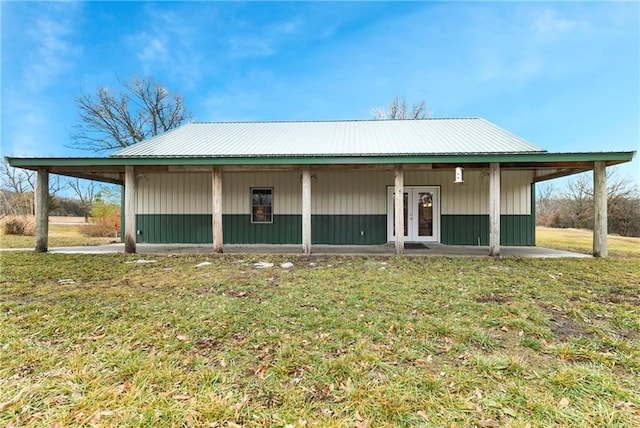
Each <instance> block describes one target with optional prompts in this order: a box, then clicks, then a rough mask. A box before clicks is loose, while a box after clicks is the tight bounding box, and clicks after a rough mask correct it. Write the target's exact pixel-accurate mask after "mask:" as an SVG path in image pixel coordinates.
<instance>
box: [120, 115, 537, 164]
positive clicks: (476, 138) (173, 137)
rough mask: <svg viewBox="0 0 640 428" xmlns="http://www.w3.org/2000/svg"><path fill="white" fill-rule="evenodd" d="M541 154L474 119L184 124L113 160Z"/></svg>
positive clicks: (517, 138) (507, 134) (490, 124)
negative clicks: (139, 158) (134, 158)
mask: <svg viewBox="0 0 640 428" xmlns="http://www.w3.org/2000/svg"><path fill="white" fill-rule="evenodd" d="M543 151H544V150H543V149H541V148H540V147H537V146H535V145H533V144H531V143H529V142H527V141H525V140H523V139H522V138H520V137H518V136H516V135H513V134H511V133H509V132H507V131H505V130H504V129H502V128H500V127H498V126H496V125H494V124H493V123H491V122H488V121H487V120H484V119H478V118H461V119H420V120H360V121H324V122H216V123H213V122H211V123H189V124H186V125H183V126H181V127H179V128H177V129H174V130H171V131H169V132H166V133H164V134H162V135H158V136H155V137H153V138H150V139H148V140H146V141H143V142H140V143H138V144H135V145H133V146H131V147H127V148H125V149H123V150H121V151H119V152H117V153H115V154H114V155H112V157H117V158H132V157H136V158H138V157H144V158H165V157H167V158H172V157H179V158H196V157H204V158H217V157H225V158H254V157H258V158H267V157H307V156H319V157H336V156H346V157H356V156H357V157H377V156H405V155H411V156H421V155H422V156H424V155H452V154H486V153H492V154H496V153H532V152H533V153H539V152H543Z"/></svg>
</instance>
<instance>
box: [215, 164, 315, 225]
mask: <svg viewBox="0 0 640 428" xmlns="http://www.w3.org/2000/svg"><path fill="white" fill-rule="evenodd" d="M313 184H314V183H313V181H312V183H311V192H312V194H313ZM253 187H271V188H273V212H274V214H277V215H289V214H300V213H301V212H302V182H301V172H299V171H272V172H269V171H260V172H223V178H222V212H223V213H224V214H248V213H249V212H251V208H250V204H251V202H250V201H251V194H250V192H251V188H253ZM223 234H224V232H223Z"/></svg>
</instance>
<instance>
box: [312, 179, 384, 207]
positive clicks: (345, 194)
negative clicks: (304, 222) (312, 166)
mask: <svg viewBox="0 0 640 428" xmlns="http://www.w3.org/2000/svg"><path fill="white" fill-rule="evenodd" d="M312 176H313V177H315V178H312V180H311V212H312V213H313V214H385V213H386V212H387V208H386V194H387V185H389V184H392V183H393V171H327V170H325V171H323V170H320V171H312Z"/></svg>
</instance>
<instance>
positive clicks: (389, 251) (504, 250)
mask: <svg viewBox="0 0 640 428" xmlns="http://www.w3.org/2000/svg"><path fill="white" fill-rule="evenodd" d="M49 252H50V253H54V254H107V253H124V244H110V245H100V246H93V247H59V248H50V249H49ZM137 252H138V253H139V254H189V253H212V252H213V247H212V246H211V245H208V244H137ZM224 252H225V254H301V253H302V246H301V245H269V244H258V245H237V244H226V245H225V246H224ZM311 252H312V254H313V255H349V254H351V255H363V256H367V255H385V256H393V255H394V254H395V251H394V246H393V244H392V243H391V244H383V245H318V244H317V245H313V247H312V249H311ZM500 254H501V256H503V257H531V258H559V257H581V258H591V257H592V256H591V255H588V254H582V253H574V252H570V251H561V250H553V249H549V248H542V247H501V252H500ZM405 255H406V256H415V257H429V256H440V257H488V256H489V247H487V246H461V245H443V244H433V243H427V244H426V248H409V249H405Z"/></svg>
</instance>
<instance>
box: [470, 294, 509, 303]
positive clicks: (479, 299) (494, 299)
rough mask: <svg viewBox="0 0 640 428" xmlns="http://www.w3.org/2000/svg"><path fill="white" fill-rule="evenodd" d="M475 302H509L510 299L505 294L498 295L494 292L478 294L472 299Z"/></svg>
mask: <svg viewBox="0 0 640 428" xmlns="http://www.w3.org/2000/svg"><path fill="white" fill-rule="evenodd" d="M473 300H474V301H475V302H476V303H499V304H509V303H511V299H509V298H508V297H505V296H498V295H495V294H487V295H486V296H480V297H476V298H474V299H473Z"/></svg>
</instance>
